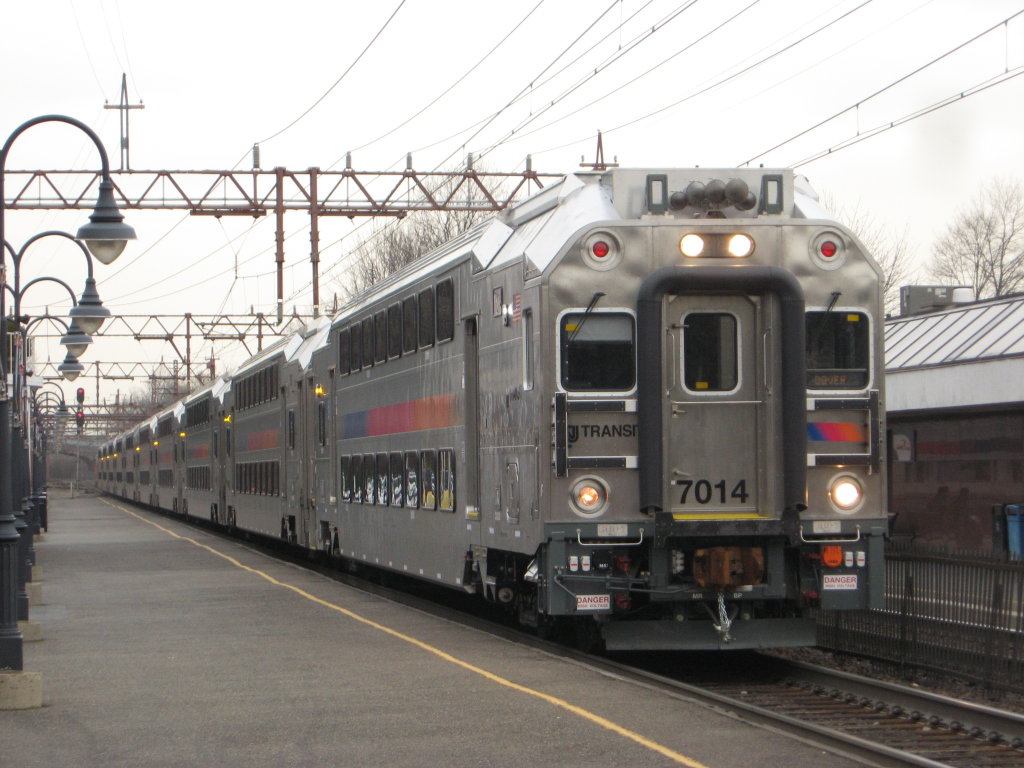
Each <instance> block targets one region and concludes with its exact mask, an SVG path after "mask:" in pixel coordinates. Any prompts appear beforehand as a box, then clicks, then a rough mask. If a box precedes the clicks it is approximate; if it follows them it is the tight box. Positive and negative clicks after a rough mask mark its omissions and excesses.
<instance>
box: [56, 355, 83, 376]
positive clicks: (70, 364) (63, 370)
mask: <svg viewBox="0 0 1024 768" xmlns="http://www.w3.org/2000/svg"><path fill="white" fill-rule="evenodd" d="M57 370H58V371H59V372H60V375H61V376H63V377H64V378H65V379H66V380H67V381H74V380H75V379H77V378H78V376H79V374H81V373H83V372H84V371H85V366H84V365H82V364H81V363H80V362H78V358H77V357H75V356H74V355H72V354H71V353H70V352H68V354H67V356H66V357H65V358H64V362H63V363H61V364H60V365H58V366H57Z"/></svg>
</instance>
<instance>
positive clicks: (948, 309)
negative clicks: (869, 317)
mask: <svg viewBox="0 0 1024 768" xmlns="http://www.w3.org/2000/svg"><path fill="white" fill-rule="evenodd" d="M966 293H967V295H965V291H964V290H963V289H959V288H957V289H954V288H947V287H932V286H907V287H904V288H902V289H901V295H900V304H901V313H900V316H899V317H894V318H890V319H888V320H887V321H886V327H885V359H886V374H887V375H886V392H887V404H886V412H887V416H888V432H889V434H888V437H889V484H890V487H889V491H890V492H889V509H890V512H892V513H895V517H894V519H893V523H892V526H891V528H892V535H893V538H894V539H897V540H912V541H914V542H916V543H922V544H933V545H940V546H947V547H951V548H955V549H985V550H988V549H991V548H993V547H995V548H997V549H998V548H999V547H1000V546H1001V543H1000V537H999V535H998V533H997V534H996V535H995V536H994V535H993V530H994V528H996V529H997V526H999V525H1001V522H1000V521H999V520H998V519H997V521H996V522H994V521H993V510H992V508H993V506H994V505H1001V504H1024V295H1017V296H1008V297H1002V298H999V299H991V300H986V301H971V300H970V298H971V295H970V289H966ZM965 300H966V301H965ZM1003 522H1004V521H1003ZM997 530H998V529H997Z"/></svg>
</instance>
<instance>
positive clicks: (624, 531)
mask: <svg viewBox="0 0 1024 768" xmlns="http://www.w3.org/2000/svg"><path fill="white" fill-rule="evenodd" d="M597 535H598V536H600V537H601V538H602V539H608V538H613V537H618V538H625V537H626V536H629V526H628V525H626V524H625V523H598V524H597Z"/></svg>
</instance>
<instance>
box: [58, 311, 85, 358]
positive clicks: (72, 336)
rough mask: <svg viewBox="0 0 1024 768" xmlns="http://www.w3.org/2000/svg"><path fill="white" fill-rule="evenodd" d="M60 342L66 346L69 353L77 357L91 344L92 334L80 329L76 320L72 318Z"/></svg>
mask: <svg viewBox="0 0 1024 768" xmlns="http://www.w3.org/2000/svg"><path fill="white" fill-rule="evenodd" d="M60 343H61V344H63V345H64V346H65V347H67V348H68V354H69V355H71V356H72V357H76V358H77V357H81V356H82V355H83V354H85V350H86V349H87V348H88V346H89V345H90V344H92V336H90V335H89V334H87V333H85V332H84V331H83V330H82V327H81V326H80V325H79V324H78V320H72V321H71V325H70V326H68V332H67V333H66V334H64V335H63V336H61V338H60Z"/></svg>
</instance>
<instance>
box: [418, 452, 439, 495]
mask: <svg viewBox="0 0 1024 768" xmlns="http://www.w3.org/2000/svg"><path fill="white" fill-rule="evenodd" d="M420 484H421V486H422V488H423V493H422V495H421V496H420V506H421V507H423V509H437V457H436V456H435V455H434V452H433V451H423V452H422V453H421V454H420Z"/></svg>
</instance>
